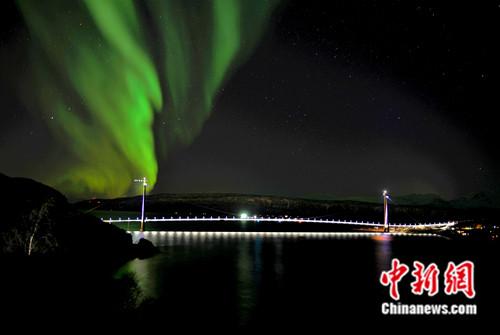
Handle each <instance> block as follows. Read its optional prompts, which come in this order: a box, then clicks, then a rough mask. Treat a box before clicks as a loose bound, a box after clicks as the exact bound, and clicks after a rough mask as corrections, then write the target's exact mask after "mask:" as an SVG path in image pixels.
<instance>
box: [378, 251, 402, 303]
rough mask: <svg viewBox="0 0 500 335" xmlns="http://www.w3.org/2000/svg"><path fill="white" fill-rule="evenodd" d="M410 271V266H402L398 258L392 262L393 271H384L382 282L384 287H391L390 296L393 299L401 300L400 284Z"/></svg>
mask: <svg viewBox="0 0 500 335" xmlns="http://www.w3.org/2000/svg"><path fill="white" fill-rule="evenodd" d="M408 271H409V268H408V265H406V264H400V263H399V259H397V258H394V259H393V260H392V269H391V270H390V271H382V274H381V276H380V282H381V283H382V285H384V286H390V290H389V294H390V295H391V298H392V299H394V300H399V288H398V284H399V282H400V281H401V279H403V277H404V276H405V275H406V274H407V273H408Z"/></svg>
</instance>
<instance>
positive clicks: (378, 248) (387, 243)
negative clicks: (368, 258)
mask: <svg viewBox="0 0 500 335" xmlns="http://www.w3.org/2000/svg"><path fill="white" fill-rule="evenodd" d="M372 239H373V241H375V265H376V267H377V272H378V273H380V272H382V271H383V270H387V269H389V268H390V264H391V259H392V240H393V238H392V236H391V235H387V234H385V235H378V236H373V237H372Z"/></svg>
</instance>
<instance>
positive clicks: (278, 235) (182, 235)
mask: <svg viewBox="0 0 500 335" xmlns="http://www.w3.org/2000/svg"><path fill="white" fill-rule="evenodd" d="M129 233H130V234H132V239H133V241H134V243H137V242H138V241H139V240H140V239H141V238H146V239H148V240H150V241H151V242H152V243H153V244H154V245H155V246H158V247H162V246H170V245H175V244H185V243H189V244H194V245H196V244H200V243H204V242H206V241H207V240H214V239H220V240H231V241H234V240H240V241H243V240H257V239H261V238H265V239H277V240H278V239H282V238H287V239H289V238H293V239H296V238H301V239H342V240H345V239H366V238H368V239H374V240H375V241H380V242H382V245H383V244H384V243H383V242H384V241H386V242H387V241H390V239H391V238H393V237H396V236H406V237H426V236H428V237H439V235H436V234H424V233H418V234H411V233H391V234H386V233H372V232H248V231H146V232H138V231H132V232H130V231H129Z"/></svg>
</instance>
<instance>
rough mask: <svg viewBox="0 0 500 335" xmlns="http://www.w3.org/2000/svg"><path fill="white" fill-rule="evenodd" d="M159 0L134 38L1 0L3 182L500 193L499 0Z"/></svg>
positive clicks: (55, 5)
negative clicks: (182, 0) (139, 180)
mask: <svg viewBox="0 0 500 335" xmlns="http://www.w3.org/2000/svg"><path fill="white" fill-rule="evenodd" d="M22 2H23V1H20V3H22ZM29 2H30V1H28V3H29ZM89 2H92V1H91V0H89ZM167 2H168V3H170V2H172V3H174V5H172V6H170V7H169V6H166V7H162V6H161V4H159V3H161V1H156V2H155V1H149V2H140V1H137V2H135V7H134V8H135V10H134V13H136V15H137V17H138V20H137V22H138V23H137V27H136V26H135V25H133V24H130V26H131V27H133V28H128V26H127V27H125V28H123V27H122V26H120V24H115V25H113V26H111V23H109V22H115V23H116V22H118V23H120V21H118V20H115V21H113V20H112V19H110V17H111V16H110V15H111V14H109V13H111V11H112V10H113V8H112V7H113V6H111V7H110V8H102V7H100V8H99V6H97V7H96V6H94V7H93V6H91V5H89V6H88V8H89V9H87V7H85V6H83V7H82V6H80V7H78V6H74V7H75V8H71V6H72V5H68V2H66V5H61V3H64V1H63V2H61V1H44V2H43V3H44V4H45V5H43V6H36V5H33V6H31V7H30V5H27V6H26V7H24V8H20V7H23V6H18V5H17V4H16V3H15V2H11V1H2V2H1V4H0V12H1V14H0V15H1V16H2V18H1V23H0V25H1V31H0V75H1V76H0V102H1V104H0V106H1V109H2V116H3V117H2V122H1V123H0V129H1V132H0V155H1V156H0V157H1V161H0V171H1V172H3V173H6V174H8V175H12V176H24V177H31V178H35V179H38V180H41V181H43V182H47V183H49V184H51V185H53V186H55V187H58V188H59V189H61V190H62V191H63V192H64V193H66V194H68V195H69V196H70V197H72V198H85V197H92V196H118V195H124V194H131V193H134V192H136V193H137V192H139V191H140V189H137V187H135V188H133V187H132V188H131V187H130V185H131V183H130V179H131V178H134V177H141V176H142V175H143V174H146V175H147V174H154V175H148V178H150V179H153V180H154V179H155V178H156V174H157V178H156V185H155V188H154V192H155V193H157V192H169V193H184V192H189V193H190V192H234V193H252V194H274V195H286V196H300V197H318V198H321V197H324V198H327V197H328V198H329V197H349V196H375V195H378V194H379V193H380V191H381V190H382V189H384V188H388V189H389V190H390V191H391V192H392V193H393V194H398V195H402V194H409V193H436V194H439V195H441V196H443V197H445V198H454V197H458V196H462V195H466V194H470V193H473V192H478V191H485V190H496V189H498V186H499V181H500V178H499V177H500V175H499V172H498V171H500V170H499V163H500V161H499V158H498V155H497V144H496V143H497V141H496V138H497V129H498V122H497V119H498V117H497V115H498V110H499V108H500V100H499V99H498V94H499V93H498V87H499V78H500V77H499V65H498V62H499V59H500V55H499V51H498V47H497V45H498V40H499V38H498V34H499V32H500V2H498V1H497V2H494V1H480V2H474V3H471V2H469V3H463V2H462V3H461V2H453V3H452V5H448V6H445V3H438V2H436V1H358V0H349V1H328V2H325V1H282V2H280V3H279V4H277V5H275V6H274V5H273V4H267V3H266V2H265V1H226V2H225V3H224V1H222V2H221V1H219V3H223V5H221V6H220V8H219V9H220V11H219V10H218V9H217V10H216V9H214V8H215V6H214V8H212V7H210V5H207V3H206V2H205V3H204V4H203V5H200V3H201V2H195V1H192V2H190V3H189V4H188V5H185V6H184V5H179V3H177V4H175V3H176V2H175V1H167ZM49 3H50V5H48V4H49ZM75 3H76V4H81V2H75ZM150 3H153V4H150ZM228 3H236V4H241V6H240V5H238V6H229V5H227V4H228ZM327 3H328V5H326V4H327ZM450 4H451V3H450ZM35 7H37V8H35ZM38 7H43V8H38ZM229 7H231V8H229ZM173 9H175V13H174V14H171V13H170V12H169V11H172V10H173ZM105 10H108V12H106V11H105ZM37 11H38V12H37ZM103 11H104V13H105V14H103ZM88 12H90V13H91V15H89V14H88ZM22 13H24V14H22ZM27 13H28V14H27ZM30 13H31V14H30ZM33 13H35V14H36V15H41V16H42V17H43V15H49V16H50V20H47V23H45V24H46V26H43V24H42V26H37V24H40V22H39V21H40V20H39V19H37V16H36V15H35V14H33ZM47 13H48V14H47ZM162 13H164V14H165V15H164V16H162V17H161V20H164V19H165V18H166V19H167V20H166V21H168V23H164V22H163V21H161V20H160V19H159V17H160V16H161V15H162ZM115 14H116V13H115ZM122 14H123V16H124V17H127V18H130V15H129V13H128V12H127V13H125V11H124V13H122ZM212 14H213V15H212ZM113 16H114V15H113ZM155 16H157V17H156V18H155ZM234 18H237V21H234V20H233V19H234ZM168 19H170V20H168ZM30 20H31V21H30ZM99 20H101V21H99ZM127 20H128V19H127ZM27 21H28V22H31V24H32V25H31V26H30V25H29V24H27V23H26V22H27ZM99 22H103V23H101V25H99ZM124 22H128V23H130V21H124ZM155 22H156V23H155ZM231 25H234V26H237V27H240V28H241V31H240V35H238V36H236V33H235V34H233V32H232V31H231V29H230V26H231ZM164 26H166V27H167V28H165V29H160V28H158V27H164ZM33 27H38V28H37V29H35V30H34V29H33ZM40 27H43V28H44V29H45V28H46V30H43V29H40ZM78 27H82V28H85V27H89V28H88V30H86V31H85V32H83V33H80V30H78V29H79V28H78ZM107 27H111V28H112V30H109V31H110V33H109V34H108V35H106V33H103V32H108V30H106V28H107ZM66 28H67V29H66ZM34 31H36V33H38V34H35V33H34ZM40 31H42V32H43V33H40ZM124 32H125V33H127V34H129V35H130V36H129V35H127V34H124ZM114 33H116V34H115V35H112V34H114ZM59 34H60V36H59V37H57V36H56V37H54V36H53V35H59ZM190 34H191V35H190ZM141 36H143V37H144V36H145V37H144V38H141ZM214 36H215V37H214ZM41 38H42V39H41ZM43 38H45V40H43ZM182 38H184V39H182ZM37 39H41V41H42V42H40V41H38V40H37ZM129 40H130V41H131V42H130V43H129V44H127V45H125V43H126V42H127V41H129ZM67 41H71V43H69V42H68V43H69V44H67V45H66V44H65V43H67ZM174 41H176V42H175V43H177V44H174ZM207 41H208V42H207ZM94 44H95V48H93V47H92V46H93V45H94ZM232 45H234V46H235V47H234V48H232ZM98 46H99V47H100V46H102V47H103V49H106V48H107V49H106V50H105V51H100V50H101V49H99V47H98ZM169 46H170V48H169ZM120 48H121V49H120ZM124 50H125V51H124ZM181 51H183V52H181ZM124 54H125V55H126V56H123V55H124ZM214 54H215V55H216V56H215V57H214V56H213V55H214ZM96 55H98V56H96ZM101 55H103V56H102V57H101ZM129 55H132V56H129ZM224 55H228V56H227V57H226V56H224ZM87 59H90V60H91V61H88V62H87ZM185 59H189V60H190V62H191V63H189V64H185V62H187V61H186V60H185ZM145 60H146V61H145ZM99 62H102V64H101V63H99ZM87 64H94V65H92V66H93V67H91V68H87V67H86V66H87ZM95 64H97V65H95ZM89 66H90V65H89ZM183 66H186V68H189V69H191V70H190V72H189V76H188V77H187V78H188V79H185V78H184V77H183V74H182V73H181V72H182V69H184V67H183ZM101 69H102V70H101ZM92 70H95V73H94V72H93V71H92ZM103 71H104V72H103ZM127 71H129V72H127ZM40 73H41V74H40ZM68 73H70V74H68ZM127 73H128V74H129V75H128V76H124V74H127ZM149 73H153V75H151V76H149V75H146V74H149ZM154 73H157V78H156V77H155V75H154ZM179 73H180V74H179ZM100 74H103V75H102V78H101V77H100ZM90 76H93V77H92V78H90ZM96 77H97V78H98V79H95V78H96ZM75 78H76V80H75V81H73V80H74V79H75ZM124 78H125V79H124ZM130 78H132V84H130V85H129V86H127V85H125V84H122V83H123V81H124V80H125V81H126V80H128V79H130ZM151 78H153V79H151ZM155 78H156V79H157V80H156V79H155ZM184 81H186V82H187V84H186V86H185V87H187V89H186V90H185V91H183V90H182V89H180V88H179V86H177V85H180V84H179V82H184ZM101 82H102V83H104V84H102V85H103V87H102V89H101V88H100V87H99V85H101V84H100V83H101ZM82 83H84V84H82ZM95 83H98V84H99V85H97V84H95ZM96 85H97V87H96ZM134 85H137V86H138V87H139V88H137V89H134V90H130V86H134ZM127 90H129V91H130V92H129V91H127ZM88 92H91V93H88ZM116 92H120V93H116ZM127 92H128V93H127ZM136 95H138V96H139V95H140V96H141V97H144V99H143V100H141V99H142V98H141V99H139V98H138V96H136ZM87 97H91V98H90V99H87ZM103 97H104V98H103ZM210 97H211V98H210ZM146 100H147V101H148V103H149V105H148V106H149V107H150V108H146V107H144V106H145V103H142V102H143V101H146ZM102 101H104V102H102ZM59 102H64V103H61V104H59ZM97 102H101V103H100V104H99V103H97ZM55 106H58V108H59V107H61V106H63V107H62V110H64V112H59V110H58V109H57V108H56V107H55ZM134 106H139V107H140V108H143V107H144V109H145V110H146V111H145V113H144V119H140V118H138V117H137V113H139V112H138V111H137V108H134ZM139 107H138V108H139ZM123 109H130V110H129V111H127V112H126V113H122V110H123ZM150 110H156V111H150ZM120 113H122V114H120ZM74 115H77V116H78V117H79V118H81V119H80V123H78V122H76V121H75V119H74V118H73V116H74ZM111 116H113V117H111ZM114 116H116V117H114ZM118 116H119V117H118ZM149 118H151V120H150V124H149V125H150V126H149V127H146V126H145V127H143V128H140V129H138V130H137V132H135V130H136V128H135V126H136V125H137V124H138V123H140V122H146V121H147V120H149ZM61 119H63V121H62V122H61V121H60V120H61ZM144 120H146V121H144ZM56 122H57V123H56ZM109 122H113V125H112V126H109ZM54 123H55V125H54ZM68 124H70V125H72V126H70V127H66V126H67V125H68ZM141 124H142V123H141ZM78 125H79V126H78ZM82 125H83V126H84V127H83V126H82ZM117 125H118V126H117ZM132 132H133V134H131V133H132ZM149 138H151V141H152V142H151V141H149V142H147V141H146V142H147V143H149V146H148V145H145V146H144V147H143V146H141V145H139V144H140V143H143V141H144V140H145V139H149ZM124 142H127V145H124ZM150 142H151V143H150ZM129 143H130V144H129ZM147 148H150V149H151V150H152V151H151V154H152V155H150V156H151V157H149V156H148V153H147ZM145 152H146V153H145ZM144 157H146V158H144ZM148 157H149V158H148ZM135 160H137V161H138V162H140V163H135ZM155 161H156V163H154V162H155ZM141 163H144V164H141ZM125 167H128V169H126V168H125ZM143 167H144V169H145V170H143V169H142V168H143ZM146 169H147V171H146ZM143 171H144V173H142V172H143ZM155 171H157V173H155ZM63 175H64V176H66V177H65V179H59V178H58V177H59V176H63ZM72 178H73V179H72ZM94 180H96V183H95V184H93V181H94ZM108 180H110V181H111V180H113V184H109V185H108V184H107V181H108ZM108 186H109V187H108ZM108 190H111V191H108Z"/></svg>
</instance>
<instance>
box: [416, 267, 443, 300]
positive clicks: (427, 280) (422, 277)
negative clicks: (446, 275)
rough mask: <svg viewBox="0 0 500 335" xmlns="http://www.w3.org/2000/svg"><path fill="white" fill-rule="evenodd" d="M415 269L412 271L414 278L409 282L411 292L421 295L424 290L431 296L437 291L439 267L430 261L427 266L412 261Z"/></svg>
mask: <svg viewBox="0 0 500 335" xmlns="http://www.w3.org/2000/svg"><path fill="white" fill-rule="evenodd" d="M413 267H414V269H415V270H413V271H412V273H411V274H412V275H413V277H415V280H414V281H413V283H411V292H412V293H413V294H416V295H422V293H423V292H424V291H427V292H428V295H429V296H430V297H432V296H433V295H436V294H437V293H438V291H439V277H438V276H439V269H438V267H437V265H436V264H434V263H431V264H430V265H429V266H428V267H427V268H425V266H424V264H422V263H420V262H419V261H415V262H413Z"/></svg>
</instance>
